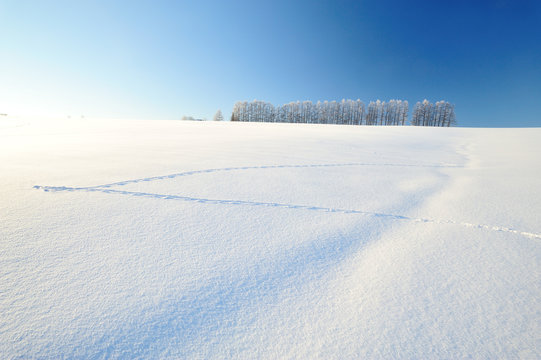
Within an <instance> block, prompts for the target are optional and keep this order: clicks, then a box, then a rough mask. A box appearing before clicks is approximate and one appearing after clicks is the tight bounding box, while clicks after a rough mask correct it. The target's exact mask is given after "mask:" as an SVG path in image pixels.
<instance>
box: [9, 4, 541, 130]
mask: <svg viewBox="0 0 541 360" xmlns="http://www.w3.org/2000/svg"><path fill="white" fill-rule="evenodd" d="M342 98H351V99H357V98H360V99H361V100H363V101H365V102H368V101H370V100H376V99H381V100H389V99H404V100H408V101H409V102H410V104H411V105H413V104H414V103H415V102H416V101H420V100H423V99H424V98H427V99H429V100H431V101H437V100H440V99H444V100H447V101H450V102H452V103H454V104H456V113H457V120H458V123H459V125H461V126H541V1H539V0H530V1H526V0H516V1H512V0H494V1H477V0H469V1H462V0H452V1H451V0H450V1H439V0H437V1H436V0H432V1H418V0H412V1H398V0H395V1H391V0H373V1H293V0H290V1H281V0H273V1H254V0H252V1H235V0H230V1H225V0H224V1H206V0H198V1H160V0H152V1H120V0H119V1H112V0H104V1H99V0H96V1H83V0H77V1H73V0H68V1H46V0H41V1H40V0H35V1H26V0H0V113H4V112H7V113H10V112H11V113H34V114H36V113H44V114H58V115H67V114H71V115H77V116H79V115H85V116H99V117H122V118H151V119H178V118H180V117H181V116H183V115H188V116H194V117H206V118H212V116H213V114H214V112H215V111H216V110H217V109H218V108H220V109H222V111H223V112H224V115H225V117H226V118H228V117H229V115H230V112H231V108H232V107H233V104H234V103H235V102H236V101H238V100H253V99H258V100H266V101H269V102H272V103H274V104H283V103H286V102H289V101H296V100H312V101H317V100H341V99H342ZM411 107H412V106H411Z"/></svg>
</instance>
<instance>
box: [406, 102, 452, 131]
mask: <svg viewBox="0 0 541 360" xmlns="http://www.w3.org/2000/svg"><path fill="white" fill-rule="evenodd" d="M411 124H412V125H416V126H451V125H455V124H456V119H455V109H454V105H451V104H450V103H448V102H447V101H444V100H440V101H437V102H436V104H432V103H431V102H429V101H428V100H426V99H425V100H423V102H422V103H421V102H417V104H415V108H414V109H413V114H412V118H411Z"/></svg>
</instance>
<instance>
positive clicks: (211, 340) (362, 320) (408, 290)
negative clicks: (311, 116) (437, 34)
mask: <svg viewBox="0 0 541 360" xmlns="http://www.w3.org/2000/svg"><path fill="white" fill-rule="evenodd" d="M539 135H541V133H540V131H539V129H459V128H455V129H432V128H412V127H407V128H402V127H399V128H398V127H352V126H335V125H328V126H327V125H296V124H261V123H242V124H235V123H200V122H177V121H143V120H133V121H119V120H114V121H113V120H85V121H83V120H77V121H73V120H72V121H58V120H37V119H24V120H16V119H15V120H12V121H11V122H10V124H9V126H7V125H6V126H4V127H2V126H1V125H0V140H1V141H0V148H1V150H2V151H0V157H2V158H1V159H0V161H1V163H2V164H3V168H2V176H1V178H0V181H1V185H2V186H1V189H0V196H1V197H0V198H1V199H2V201H1V202H0V221H1V225H2V226H1V229H0V237H1V242H0V244H1V245H0V246H1V248H0V265H1V266H0V279H1V281H0V312H1V313H2V314H3V315H2V316H3V321H2V323H0V339H1V340H2V341H0V353H2V354H5V357H7V358H19V357H23V358H29V357H43V358H57V357H68V358H73V357H84V358H87V357H92V358H94V357H97V358H103V357H105V358H111V357H113V358H119V357H120V358H179V357H180V358H442V357H443V358H461V357H474V358H494V357H503V358H510V357H511V358H513V357H522V358H536V357H539V355H540V354H539V348H540V346H539V345H540V337H539V334H540V333H541V331H540V330H541V329H540V325H539V324H540V321H539V320H540V319H541V313H540V312H541V308H540V306H539V305H538V301H537V299H539V297H540V295H541V293H540V283H539V260H540V254H541V253H540V240H541V235H539V234H541V229H540V228H539V225H538V223H539V222H538V219H537V216H538V214H539V210H540V205H539V204H541V202H540V200H541V199H540V198H541V195H540V193H539V191H538V186H537V185H538V179H539V176H540V175H541V167H540V166H539V164H538V161H536V154H538V153H539V150H540V149H539V148H540V145H539V144H538V143H537V139H538V138H539ZM43 190H46V191H43Z"/></svg>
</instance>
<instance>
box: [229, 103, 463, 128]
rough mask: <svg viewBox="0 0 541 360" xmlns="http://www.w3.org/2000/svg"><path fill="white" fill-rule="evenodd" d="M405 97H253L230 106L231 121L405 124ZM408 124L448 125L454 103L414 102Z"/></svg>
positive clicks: (452, 114) (453, 119)
mask: <svg viewBox="0 0 541 360" xmlns="http://www.w3.org/2000/svg"><path fill="white" fill-rule="evenodd" d="M408 111H409V104H408V101H407V100H390V101H388V102H385V101H380V100H377V101H371V102H370V103H369V104H368V106H366V107H365V105H364V103H363V102H362V101H361V100H349V99H348V100H345V99H344V100H342V101H340V102H337V101H323V102H321V101H318V102H317V103H315V104H314V103H312V102H311V101H302V102H301V101H297V102H290V103H288V104H284V105H282V106H274V105H273V104H271V103H268V102H265V101H260V100H254V101H251V102H248V101H239V102H237V103H236V104H235V105H234V107H233V112H232V114H231V121H246V122H284V123H308V124H347V125H406V121H407V119H408ZM411 124H412V125H419V126H451V125H454V124H455V114H454V106H453V105H451V104H449V103H448V102H446V101H443V100H442V101H438V102H436V104H432V103H430V102H428V100H424V101H423V102H422V103H420V102H418V103H417V104H416V105H415V108H414V111H413V116H412V121H411Z"/></svg>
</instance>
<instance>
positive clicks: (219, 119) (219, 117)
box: [212, 109, 224, 121]
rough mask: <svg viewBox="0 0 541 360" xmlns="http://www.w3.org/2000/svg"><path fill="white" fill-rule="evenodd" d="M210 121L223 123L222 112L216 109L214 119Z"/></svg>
mask: <svg viewBox="0 0 541 360" xmlns="http://www.w3.org/2000/svg"><path fill="white" fill-rule="evenodd" d="M212 120H214V121H224V116H223V115H222V111H221V110H220V109H218V111H216V114H214V118H212Z"/></svg>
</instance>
